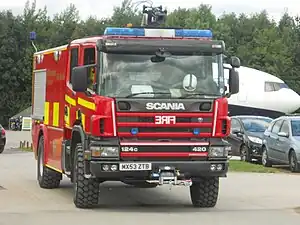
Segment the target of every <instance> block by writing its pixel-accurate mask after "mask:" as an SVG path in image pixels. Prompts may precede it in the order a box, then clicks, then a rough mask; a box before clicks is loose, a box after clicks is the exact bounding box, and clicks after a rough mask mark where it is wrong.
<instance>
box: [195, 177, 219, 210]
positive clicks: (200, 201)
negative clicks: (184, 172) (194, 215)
mask: <svg viewBox="0 0 300 225" xmlns="http://www.w3.org/2000/svg"><path fill="white" fill-rule="evenodd" d="M218 195H219V177H203V178H201V179H200V180H197V181H196V182H193V184H192V186H191V187H190V196H191V200H192V203H193V206H194V207H198V208H211V207H215V205H216V204H217V201H218Z"/></svg>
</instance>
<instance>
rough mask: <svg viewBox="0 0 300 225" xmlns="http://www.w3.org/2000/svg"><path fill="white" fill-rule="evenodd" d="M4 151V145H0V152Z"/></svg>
mask: <svg viewBox="0 0 300 225" xmlns="http://www.w3.org/2000/svg"><path fill="white" fill-rule="evenodd" d="M3 151H4V146H0V154H1V153H2V152H3Z"/></svg>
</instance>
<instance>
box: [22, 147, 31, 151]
mask: <svg viewBox="0 0 300 225" xmlns="http://www.w3.org/2000/svg"><path fill="white" fill-rule="evenodd" d="M21 150H22V151H24V152H32V148H30V147H29V148H26V147H24V148H21Z"/></svg>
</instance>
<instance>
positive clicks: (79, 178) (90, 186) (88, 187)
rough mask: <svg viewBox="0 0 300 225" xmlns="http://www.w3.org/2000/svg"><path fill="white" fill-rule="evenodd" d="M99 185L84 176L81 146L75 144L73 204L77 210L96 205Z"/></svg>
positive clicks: (94, 180)
mask: <svg viewBox="0 0 300 225" xmlns="http://www.w3.org/2000/svg"><path fill="white" fill-rule="evenodd" d="M99 185H100V183H99V182H98V181H97V180H96V179H93V178H86V177H85V176H84V156H83V148H82V144H81V143H80V144H77V146H76V149H75V154H74V165H73V188H74V198H73V201H74V204H75V206H76V207H77V208H93V207H95V206H96V205H97V204H98V198H99Z"/></svg>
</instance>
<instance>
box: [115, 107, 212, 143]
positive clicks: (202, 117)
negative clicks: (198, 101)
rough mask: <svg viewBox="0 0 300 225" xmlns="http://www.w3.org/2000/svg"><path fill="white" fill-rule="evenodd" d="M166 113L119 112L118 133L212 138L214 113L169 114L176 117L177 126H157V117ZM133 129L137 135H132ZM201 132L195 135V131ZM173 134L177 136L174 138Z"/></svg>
mask: <svg viewBox="0 0 300 225" xmlns="http://www.w3.org/2000/svg"><path fill="white" fill-rule="evenodd" d="M156 115H162V116H163V115H164V113H145V112H141V113H138V112H134V113H131V112H126V113H125V112H124V113H123V112H117V131H118V136H119V137H135V136H136V137H162V138H193V137H194V138H195V137H210V136H211V133H212V127H213V113H185V112H181V113H168V114H167V115H169V116H171V115H174V116H176V123H175V124H163V125H161V124H155V116H156ZM133 128H136V130H137V131H138V132H137V134H131V131H132V129H133ZM195 128H197V130H198V131H199V132H200V133H199V134H194V133H193V132H194V129H195ZM173 134H174V135H175V136H176V137H175V136H173Z"/></svg>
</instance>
